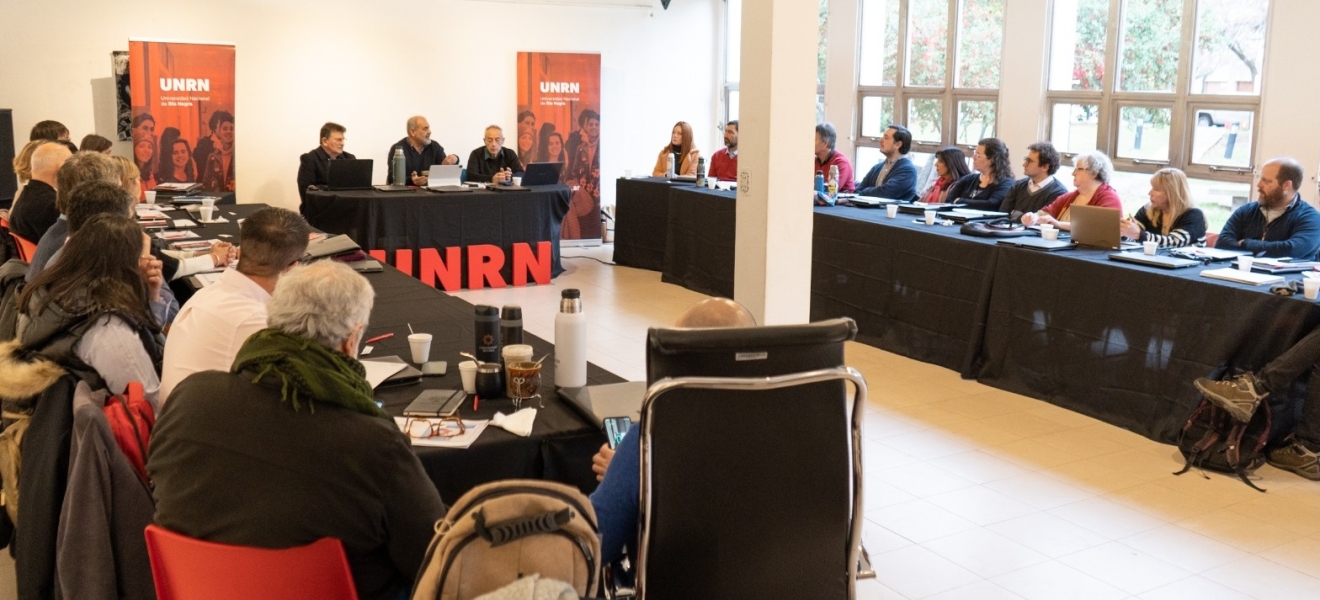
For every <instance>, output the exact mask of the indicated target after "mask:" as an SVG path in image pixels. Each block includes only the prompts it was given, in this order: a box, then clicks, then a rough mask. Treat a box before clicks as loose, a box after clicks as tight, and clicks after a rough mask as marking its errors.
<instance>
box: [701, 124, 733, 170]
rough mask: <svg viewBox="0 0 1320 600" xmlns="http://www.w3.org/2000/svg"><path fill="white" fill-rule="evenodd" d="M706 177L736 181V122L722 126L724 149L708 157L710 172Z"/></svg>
mask: <svg viewBox="0 0 1320 600" xmlns="http://www.w3.org/2000/svg"><path fill="white" fill-rule="evenodd" d="M706 176H707V177H714V178H715V179H723V180H724V181H738V122H737V121H729V124H728V125H725V126H724V147H723V148H720V149H719V150H718V151H716V152H715V154H714V155H713V156H711V157H710V171H708V172H707V173H706Z"/></svg>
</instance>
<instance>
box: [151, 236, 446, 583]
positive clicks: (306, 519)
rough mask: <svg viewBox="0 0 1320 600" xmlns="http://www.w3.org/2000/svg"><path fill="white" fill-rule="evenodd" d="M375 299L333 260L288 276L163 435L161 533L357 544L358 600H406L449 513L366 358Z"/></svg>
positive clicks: (175, 399)
mask: <svg viewBox="0 0 1320 600" xmlns="http://www.w3.org/2000/svg"><path fill="white" fill-rule="evenodd" d="M373 295H374V292H373V291H372V289H371V285H370V284H368V283H367V280H366V279H365V278H363V277H362V276H361V275H359V274H357V273H356V272H354V271H353V269H351V268H349V267H348V266H347V265H344V264H342V263H337V262H334V261H329V260H327V261H321V262H317V263H314V264H311V265H308V266H306V267H301V268H298V269H294V270H293V271H292V272H290V273H288V274H286V275H285V276H283V277H282V278H280V282H279V284H278V285H277V286H276V288H275V293H274V295H272V296H271V300H270V304H269V306H268V314H267V319H268V321H269V322H270V328H269V329H264V330H262V331H259V332H257V333H255V334H253V335H252V336H251V337H249V338H248V340H247V342H245V343H244V344H243V347H242V348H241V349H240V350H239V351H238V356H237V357H236V359H235V361H234V365H233V367H232V368H231V369H230V371H229V372H220V371H204V372H201V373H194V374H193V375H190V376H189V377H187V378H186V379H184V380H183V382H182V383H180V384H179V385H178V386H177V387H175V388H174V392H173V394H172V396H171V398H170V402H169V403H168V404H167V405H166V406H165V408H164V410H162V411H161V415H160V420H159V421H157V422H156V429H155V431H153V432H152V438H151V454H150V457H149V459H148V461H147V472H148V474H149V475H150V476H151V480H152V481H153V482H154V483H155V490H154V493H153V495H154V496H155V499H156V518H155V521H156V524H157V525H160V526H161V527H164V528H166V529H169V530H171V531H176V532H179V533H181V534H183V535H187V536H190V537H194V538H198V539H203V540H206V541H211V542H219V543H222V544H238V545H244V546H256V547H261V548H287V547H291V546H302V545H305V544H310V543H312V542H314V541H316V540H318V539H321V538H323V537H332V538H335V539H338V540H339V541H340V542H342V543H343V544H344V552H345V553H346V554H347V556H348V565H349V568H350V570H351V571H352V573H353V581H354V583H355V584H356V585H357V594H358V597H359V598H363V599H364V600H367V599H384V598H397V597H405V595H406V594H407V593H408V590H409V589H410V588H411V586H412V582H413V578H414V577H415V576H416V575H417V572H418V569H419V567H420V566H421V564H422V559H423V556H424V555H425V553H426V547H427V545H428V544H429V543H430V541H431V535H432V534H433V533H434V529H433V527H434V525H435V522H436V520H437V519H439V518H440V517H442V516H443V515H444V514H445V506H444V503H443V502H442V501H441V500H440V494H439V493H438V492H437V491H436V489H435V485H434V484H433V483H431V480H430V479H429V478H428V477H427V474H426V471H425V470H424V469H423V468H422V464H421V462H420V461H419V460H418V459H417V455H416V454H415V453H414V452H413V450H412V447H411V446H410V445H409V441H408V437H407V436H405V435H404V434H403V433H402V432H400V431H399V428H398V427H397V426H396V425H395V424H394V421H393V420H392V419H390V418H389V417H387V416H386V415H385V413H384V412H383V411H381V409H380V408H379V407H378V406H377V405H376V402H375V401H374V400H372V397H371V385H370V384H369V383H367V380H366V379H365V378H364V377H363V367H362V364H361V363H359V362H358V361H357V359H356V358H355V356H356V355H357V349H358V345H359V343H360V341H361V339H362V332H363V330H364V329H365V328H366V325H367V318H368V317H369V316H370V314H371V305H372V302H373Z"/></svg>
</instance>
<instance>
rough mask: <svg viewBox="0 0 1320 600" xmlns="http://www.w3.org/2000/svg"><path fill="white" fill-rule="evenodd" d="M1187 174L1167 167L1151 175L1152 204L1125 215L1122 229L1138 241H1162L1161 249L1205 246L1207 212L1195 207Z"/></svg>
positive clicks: (1160, 243)
mask: <svg viewBox="0 0 1320 600" xmlns="http://www.w3.org/2000/svg"><path fill="white" fill-rule="evenodd" d="M1191 200H1192V192H1191V186H1189V185H1188V184H1187V175H1186V174H1184V173H1183V172H1182V171H1180V170H1178V169H1172V168H1166V169H1160V170H1158V171H1156V172H1155V174H1154V175H1153V176H1151V178H1150V204H1147V205H1145V206H1143V207H1141V208H1140V209H1138V210H1137V214H1136V216H1135V217H1128V218H1124V219H1123V222H1122V223H1120V224H1119V226H1118V230H1119V232H1120V233H1122V234H1123V237H1125V238H1128V239H1130V240H1136V241H1138V242H1159V245H1160V247H1161V248H1176V247H1179V246H1191V245H1197V246H1204V245H1205V228H1206V225H1205V213H1202V212H1201V209H1199V208H1193V207H1192V202H1191Z"/></svg>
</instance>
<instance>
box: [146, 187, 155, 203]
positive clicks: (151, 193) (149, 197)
mask: <svg viewBox="0 0 1320 600" xmlns="http://www.w3.org/2000/svg"><path fill="white" fill-rule="evenodd" d="M144 193H145V195H146V197H147V204H155V203H156V190H147V191H146V192H144Z"/></svg>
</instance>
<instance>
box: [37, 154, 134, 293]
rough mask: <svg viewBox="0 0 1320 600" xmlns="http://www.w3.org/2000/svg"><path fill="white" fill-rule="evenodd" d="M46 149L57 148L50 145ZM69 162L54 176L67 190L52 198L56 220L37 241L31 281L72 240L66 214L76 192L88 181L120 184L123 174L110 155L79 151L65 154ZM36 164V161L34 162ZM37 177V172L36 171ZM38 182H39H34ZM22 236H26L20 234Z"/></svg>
mask: <svg viewBox="0 0 1320 600" xmlns="http://www.w3.org/2000/svg"><path fill="white" fill-rule="evenodd" d="M45 147H47V148H54V146H51V145H49V144H47V145H46V146H45ZM65 156H66V158H67V160H64V161H61V164H60V166H59V170H58V171H57V172H56V173H54V174H53V176H54V177H55V179H52V181H53V182H55V186H56V189H60V190H64V191H63V192H55V193H54V194H53V196H52V197H51V201H52V204H51V209H52V210H54V211H55V220H54V221H52V222H51V224H50V225H48V226H47V228H46V229H45V231H43V232H42V234H41V235H39V236H37V237H36V238H33V240H32V241H34V242H37V251H36V252H35V253H33V256H32V264H31V265H30V266H29V267H28V274H27V280H28V281H32V280H33V279H36V277H37V275H39V274H40V273H41V271H42V270H43V269H45V268H46V263H47V262H48V261H50V258H51V257H52V256H54V255H55V252H56V251H57V250H59V249H60V248H61V247H63V246H64V240H66V239H68V237H69V222H68V220H67V219H66V218H65V216H64V215H67V214H69V205H70V204H71V203H72V202H73V201H72V200H71V199H70V198H71V196H72V192H73V189H74V188H76V187H78V186H79V185H82V184H84V183H86V182H88V181H105V182H110V183H120V181H121V174H122V173H121V171H120V169H119V165H118V163H116V162H115V160H114V159H113V158H111V157H109V156H106V155H104V154H101V153H99V152H79V153H78V154H77V155H74V156H67V154H66V155H65ZM34 163H35V161H34ZM33 174H34V175H35V174H36V172H35V171H33ZM33 181H34V182H35V181H36V180H35V179H33ZM31 187H32V186H31V184H29V185H28V187H27V188H24V189H23V196H20V198H19V200H20V201H21V200H22V199H23V198H26V197H27V193H28V190H29V189H31ZM20 235H22V234H20Z"/></svg>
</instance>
